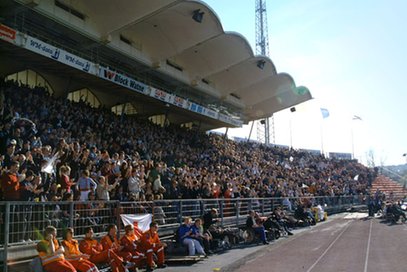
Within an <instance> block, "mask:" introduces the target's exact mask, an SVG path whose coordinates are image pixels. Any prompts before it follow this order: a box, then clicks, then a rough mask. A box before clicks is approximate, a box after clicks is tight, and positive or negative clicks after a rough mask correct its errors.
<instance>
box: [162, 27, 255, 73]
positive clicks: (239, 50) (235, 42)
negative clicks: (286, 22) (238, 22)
mask: <svg viewBox="0 0 407 272" xmlns="http://www.w3.org/2000/svg"><path fill="white" fill-rule="evenodd" d="M252 56H253V52H252V49H251V47H250V44H249V43H248V42H247V40H246V39H244V38H242V36H241V35H238V34H236V33H232V32H230V33H224V34H220V35H217V36H214V37H213V38H211V39H209V40H206V41H204V42H202V43H200V44H197V45H195V46H192V47H190V48H188V49H186V50H185V51H184V52H182V53H180V54H178V55H176V56H173V57H172V58H170V59H171V60H173V61H175V62H176V63H177V64H179V65H181V66H182V67H184V68H185V69H186V70H187V71H188V74H189V76H190V77H191V78H206V77H207V76H210V75H212V74H216V73H218V72H221V71H224V70H225V69H228V68H229V67H231V66H233V65H236V64H238V63H239V62H242V61H244V60H245V59H248V58H250V57H252Z"/></svg>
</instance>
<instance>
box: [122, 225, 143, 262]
mask: <svg viewBox="0 0 407 272" xmlns="http://www.w3.org/2000/svg"><path fill="white" fill-rule="evenodd" d="M142 236H143V233H142V232H141V231H140V230H139V229H138V228H134V226H133V225H126V226H125V227H124V235H123V237H122V238H121V239H120V243H121V245H122V246H123V249H122V251H123V252H126V253H130V254H131V256H132V259H131V260H132V262H134V263H135V264H136V266H137V267H138V268H141V267H142V264H143V257H144V256H145V252H143V251H142V248H141V237H142Z"/></svg>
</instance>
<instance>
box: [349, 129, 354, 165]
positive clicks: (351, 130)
mask: <svg viewBox="0 0 407 272" xmlns="http://www.w3.org/2000/svg"><path fill="white" fill-rule="evenodd" d="M350 135H351V140H352V160H354V159H355V143H354V141H353V122H352V126H351V127H350Z"/></svg>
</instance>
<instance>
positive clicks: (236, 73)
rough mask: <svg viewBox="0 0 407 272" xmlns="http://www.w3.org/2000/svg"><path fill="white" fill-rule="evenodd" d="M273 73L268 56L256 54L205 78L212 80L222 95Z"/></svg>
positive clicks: (274, 73) (272, 65) (274, 70)
mask: <svg viewBox="0 0 407 272" xmlns="http://www.w3.org/2000/svg"><path fill="white" fill-rule="evenodd" d="M259 63H264V65H263V68H262V69H261V68H259V67H258V65H259ZM273 75H276V68H275V66H274V64H273V62H272V61H271V60H270V59H269V58H268V57H265V56H256V57H250V58H247V59H245V60H243V61H241V62H240V63H237V64H235V65H233V66H231V67H229V68H227V69H224V70H222V71H220V72H218V73H216V74H213V75H211V76H209V77H208V78H207V79H208V80H209V81H211V82H213V83H214V85H215V86H216V88H217V89H219V91H220V92H221V93H222V94H223V95H228V94H230V93H236V92H237V91H238V90H240V89H244V88H246V87H248V86H250V85H253V84H255V83H256V82H259V81H262V80H264V79H265V78H267V77H271V76H273Z"/></svg>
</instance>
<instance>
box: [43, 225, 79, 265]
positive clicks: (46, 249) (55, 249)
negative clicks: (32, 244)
mask: <svg viewBox="0 0 407 272" xmlns="http://www.w3.org/2000/svg"><path fill="white" fill-rule="evenodd" d="M56 236H57V229H56V228H54V227H53V226H48V227H46V228H45V231H44V240H41V241H40V242H39V243H38V244H37V251H38V255H39V256H40V258H41V262H42V267H43V268H44V270H45V272H76V269H75V267H73V265H72V264H71V263H70V262H68V261H67V260H65V257H64V248H63V247H60V246H59V243H58V240H57V239H56V238H55V237H56Z"/></svg>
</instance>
